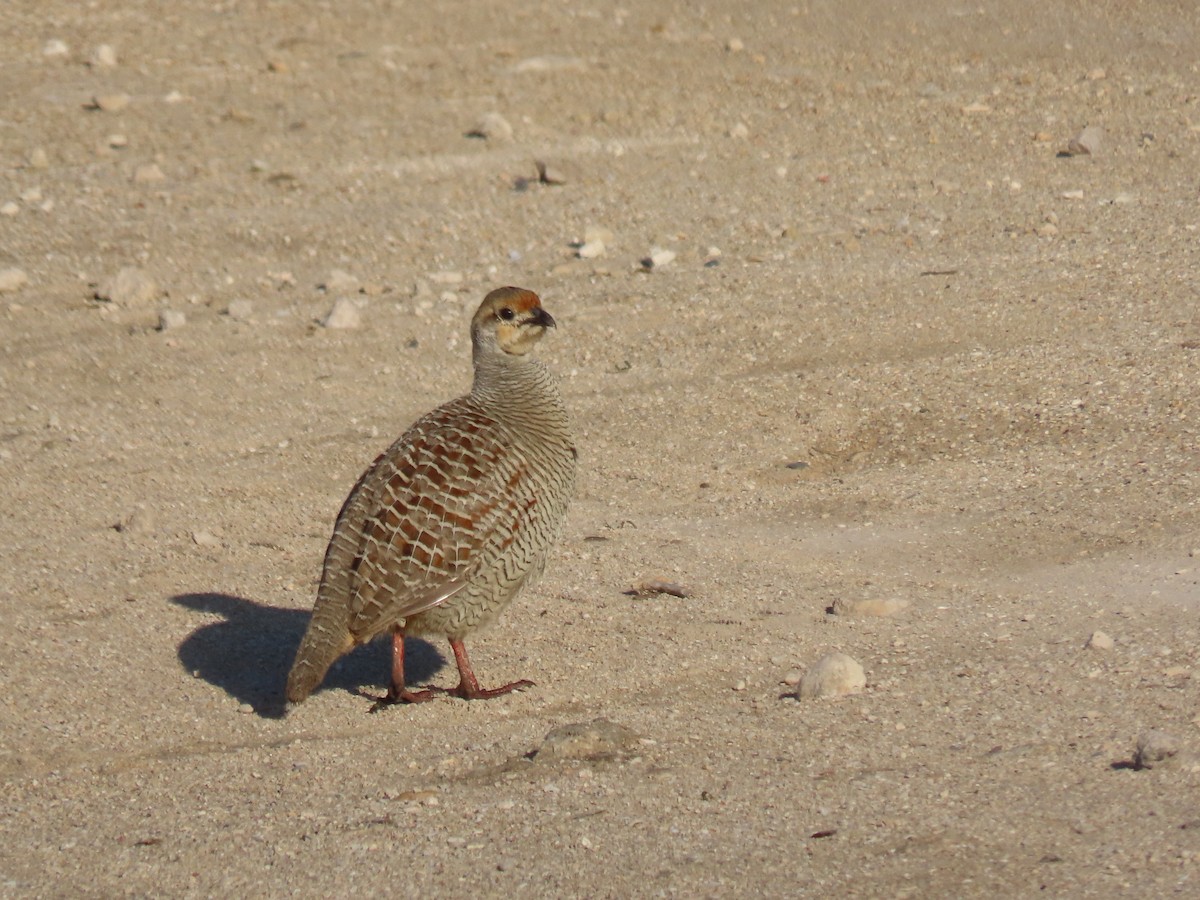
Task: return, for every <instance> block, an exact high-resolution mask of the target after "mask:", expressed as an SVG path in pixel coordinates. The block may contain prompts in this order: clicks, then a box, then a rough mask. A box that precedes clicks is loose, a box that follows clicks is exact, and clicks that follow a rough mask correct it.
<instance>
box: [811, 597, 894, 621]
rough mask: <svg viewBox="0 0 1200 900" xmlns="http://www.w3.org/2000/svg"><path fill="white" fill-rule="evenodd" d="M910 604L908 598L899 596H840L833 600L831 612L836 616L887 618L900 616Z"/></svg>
mask: <svg viewBox="0 0 1200 900" xmlns="http://www.w3.org/2000/svg"><path fill="white" fill-rule="evenodd" d="M908 605H909V602H908V601H907V600H902V599H901V598H899V597H886V598H884V599H877V600H843V599H840V598H839V599H837V600H834V601H833V606H831V607H830V612H832V613H833V614H834V615H835V616H847V617H849V618H860V619H866V618H877V619H886V618H890V617H891V616H898V615H899V614H900V613H902V612H904V610H906V609H908Z"/></svg>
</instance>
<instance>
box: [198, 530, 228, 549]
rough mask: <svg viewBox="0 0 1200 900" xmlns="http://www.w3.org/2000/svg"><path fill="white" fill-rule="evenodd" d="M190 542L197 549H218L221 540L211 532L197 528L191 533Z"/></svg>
mask: <svg viewBox="0 0 1200 900" xmlns="http://www.w3.org/2000/svg"><path fill="white" fill-rule="evenodd" d="M192 541H193V542H195V544H196V546H197V547H220V546H221V539H220V538H218V537H217V536H216V535H215V534H213V533H212V532H211V531H207V530H205V529H203V528H199V529H197V530H196V531H193V532H192Z"/></svg>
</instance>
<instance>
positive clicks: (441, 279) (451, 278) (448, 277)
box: [429, 272, 463, 284]
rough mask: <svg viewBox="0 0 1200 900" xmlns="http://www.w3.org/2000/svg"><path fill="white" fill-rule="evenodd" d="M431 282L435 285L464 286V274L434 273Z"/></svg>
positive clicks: (430, 278)
mask: <svg viewBox="0 0 1200 900" xmlns="http://www.w3.org/2000/svg"><path fill="white" fill-rule="evenodd" d="M429 280H430V281H432V282H433V283H434V284H462V282H463V273H462V272H433V273H432V274H431V275H430V276H429Z"/></svg>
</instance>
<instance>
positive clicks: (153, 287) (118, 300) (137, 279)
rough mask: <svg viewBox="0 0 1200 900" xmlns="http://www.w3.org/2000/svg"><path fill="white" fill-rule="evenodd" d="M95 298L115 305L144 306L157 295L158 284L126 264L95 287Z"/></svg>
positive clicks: (139, 270)
mask: <svg viewBox="0 0 1200 900" xmlns="http://www.w3.org/2000/svg"><path fill="white" fill-rule="evenodd" d="M95 296H96V299H97V300H107V301H108V302H109V303H115V304H116V305H117V306H144V305H145V304H147V303H152V302H154V300H155V299H157V297H158V284H157V283H156V282H155V281H154V279H153V278H151V277H150V276H149V275H147V274H146V273H145V272H143V271H142V270H141V269H137V268H134V267H133V266H126V267H124V268H123V269H121V270H119V271H118V272H117V274H116V275H113V276H112V277H111V278H109V279H107V280H105V281H102V282H101V283H100V286H99V287H97V288H96V294H95Z"/></svg>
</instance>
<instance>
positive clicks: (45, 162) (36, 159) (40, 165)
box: [29, 147, 50, 169]
mask: <svg viewBox="0 0 1200 900" xmlns="http://www.w3.org/2000/svg"><path fill="white" fill-rule="evenodd" d="M29 168H31V169H48V168H50V157H49V156H47V155H46V151H45V149H44V148H42V147H35V148H34V150H33V152H32V153H30V154H29Z"/></svg>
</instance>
